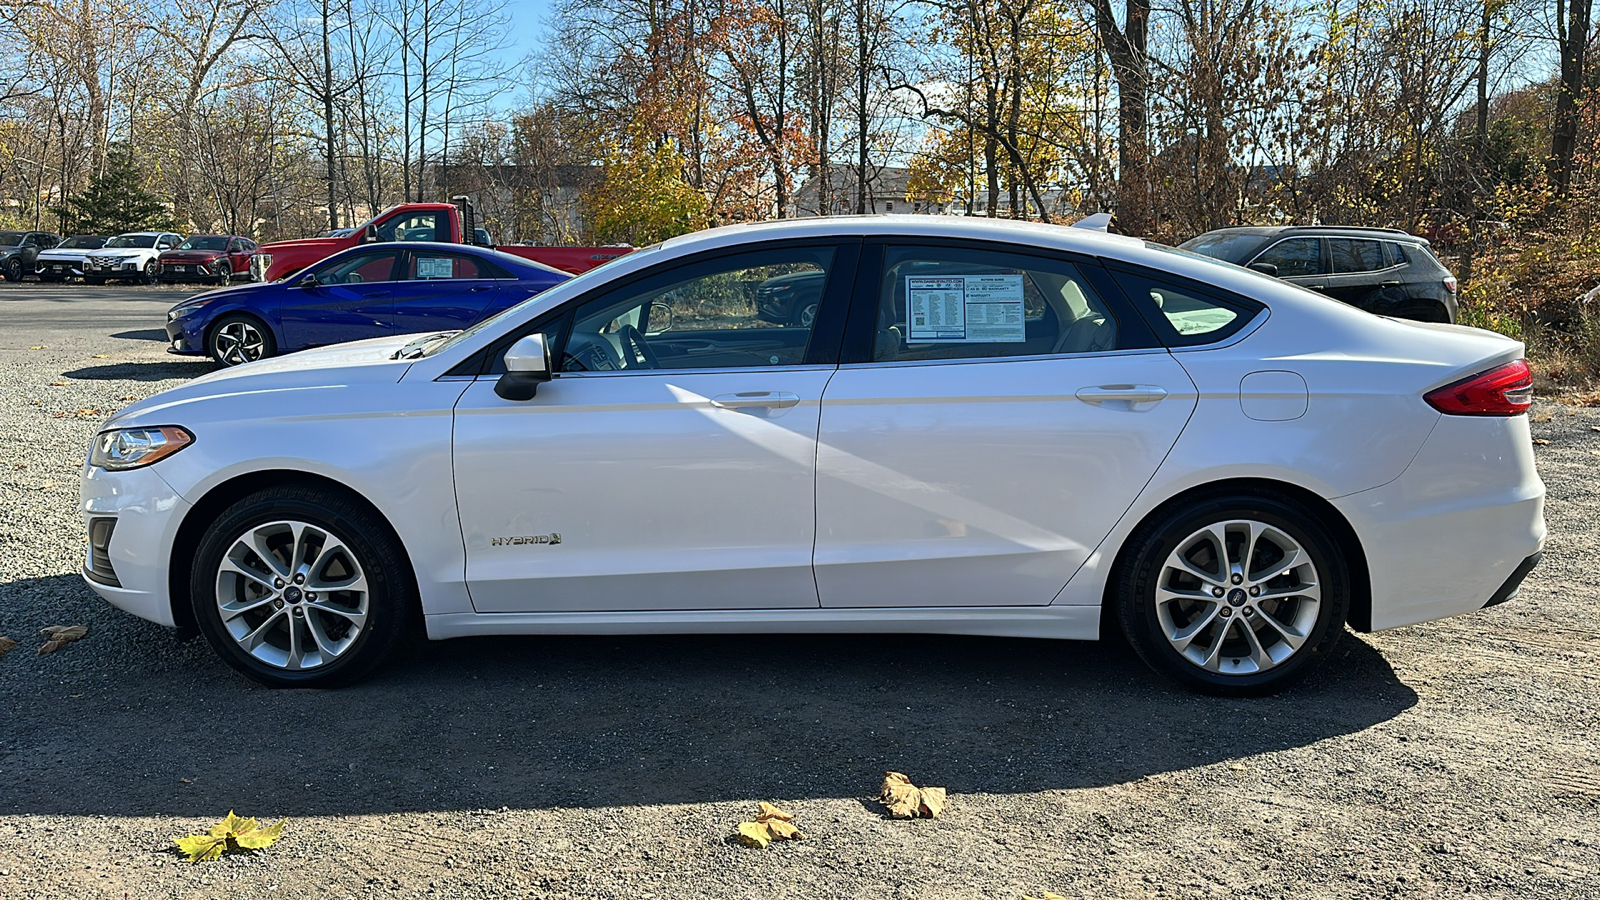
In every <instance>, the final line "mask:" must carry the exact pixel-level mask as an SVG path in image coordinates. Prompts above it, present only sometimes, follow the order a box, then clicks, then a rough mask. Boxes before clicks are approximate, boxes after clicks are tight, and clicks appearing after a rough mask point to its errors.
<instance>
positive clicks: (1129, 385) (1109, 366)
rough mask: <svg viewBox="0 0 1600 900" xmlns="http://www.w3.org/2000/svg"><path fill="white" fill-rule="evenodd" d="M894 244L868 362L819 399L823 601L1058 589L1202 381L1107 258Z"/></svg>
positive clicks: (963, 602) (929, 601) (925, 601)
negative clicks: (1106, 265)
mask: <svg viewBox="0 0 1600 900" xmlns="http://www.w3.org/2000/svg"><path fill="white" fill-rule="evenodd" d="M881 249H882V254H883V256H882V262H881V265H880V267H879V268H878V269H877V271H878V273H879V274H878V277H877V278H876V279H874V280H873V281H872V283H871V286H870V287H868V288H867V294H868V295H867V296H865V297H862V296H861V295H860V293H859V291H860V290H861V288H859V287H858V295H857V298H856V303H857V305H858V307H859V305H860V304H861V302H862V301H863V300H865V301H866V306H865V307H864V309H865V311H864V312H863V311H861V309H859V308H856V307H853V309H852V314H851V323H850V324H851V328H852V329H853V330H852V332H851V337H850V338H849V339H848V340H847V344H846V348H847V349H846V352H847V353H848V354H853V355H854V356H855V357H856V359H857V361H855V362H846V364H844V365H842V366H841V367H840V370H839V372H838V373H837V374H836V375H835V376H834V378H833V380H832V381H831V382H829V384H828V389H827V393H826V394H825V395H824V397H823V402H822V417H821V423H820V430H819V435H818V450H817V492H816V493H817V549H816V556H815V567H816V576H817V589H818V591H819V594H820V598H821V602H822V605H823V606H829V607H890V606H903V607H918V606H927V607H941V606H991V605H995V606H1036V605H1043V604H1048V603H1050V602H1051V600H1052V599H1054V597H1055V596H1056V594H1057V593H1059V592H1060V590H1061V588H1062V587H1063V586H1065V584H1066V583H1067V581H1068V580H1069V579H1070V578H1071V577H1072V574H1073V573H1074V572H1075V571H1076V570H1077V569H1078V567H1079V566H1081V565H1082V564H1083V562H1084V560H1085V559H1087V557H1088V555H1089V553H1090V552H1091V551H1092V550H1093V549H1094V547H1095V546H1096V545H1097V544H1099V543H1100V541H1101V539H1102V538H1104V537H1105V535H1106V534H1107V533H1108V532H1109V531H1110V530H1111V527H1112V525H1113V524H1114V523H1115V522H1116V521H1117V519H1118V518H1119V517H1120V516H1121V515H1122V513H1123V512H1124V511H1125V510H1126V509H1127V508H1128V507H1129V506H1130V505H1131V504H1132V502H1133V500H1134V498H1135V497H1136V496H1137V495H1138V493H1139V491H1140V490H1141V489H1142V488H1143V487H1144V485H1145V483H1146V482H1147V481H1149V479H1150V477H1151V476H1152V474H1153V473H1154V472H1155V470H1156V467H1157V466H1158V465H1159V464H1160V462H1161V460H1162V458H1163V457H1165V455H1166V453H1167V451H1168V450H1169V449H1170V448H1171V447H1172V445H1173V443H1174V442H1175V441H1176V440H1177V437H1178V434H1179V432H1180V431H1181V430H1182V429H1183V426H1184V423H1185V422H1186V421H1187V420H1188V417H1189V414H1190V413H1191V412H1192V411H1193V409H1194V406H1195V391H1194V386H1193V384H1192V382H1190V381H1189V378H1188V376H1187V375H1186V374H1185V373H1184V371H1183V369H1182V367H1180V366H1179V365H1178V363H1177V362H1176V361H1174V360H1173V358H1172V356H1171V354H1169V353H1168V352H1167V351H1166V350H1165V349H1163V348H1161V347H1159V346H1157V342H1156V339H1155V337H1154V335H1153V334H1152V333H1151V332H1150V330H1149V328H1148V326H1146V325H1145V324H1144V322H1143V320H1142V319H1140V318H1139V317H1138V316H1137V315H1136V314H1135V313H1134V312H1133V311H1132V309H1131V308H1130V306H1129V304H1128V301H1127V298H1126V297H1125V296H1123V295H1121V294H1120V293H1119V292H1118V290H1117V288H1116V286H1115V285H1114V284H1113V283H1112V282H1111V281H1110V279H1109V276H1108V275H1107V274H1106V272H1105V271H1104V270H1103V269H1100V268H1099V267H1098V266H1097V265H1096V264H1095V263H1094V262H1093V261H1090V260H1074V259H1069V258H1067V257H1065V256H1053V255H1040V254H1034V253H1030V252H1027V251H1024V250H1021V249H1018V248H1015V247H1010V246H1003V245H984V244H917V243H911V242H907V243H903V244H890V245H887V246H884V247H882V248H881ZM864 255H866V254H864ZM847 359H848V357H847Z"/></svg>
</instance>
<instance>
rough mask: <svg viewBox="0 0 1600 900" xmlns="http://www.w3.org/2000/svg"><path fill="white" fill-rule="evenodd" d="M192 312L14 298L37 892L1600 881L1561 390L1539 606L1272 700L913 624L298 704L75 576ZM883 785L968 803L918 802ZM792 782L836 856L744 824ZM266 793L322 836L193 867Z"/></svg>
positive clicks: (1593, 417)
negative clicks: (92, 485) (902, 776)
mask: <svg viewBox="0 0 1600 900" xmlns="http://www.w3.org/2000/svg"><path fill="white" fill-rule="evenodd" d="M182 293H183V292H160V291H155V290H145V289H127V288H121V289H119V288H106V289H103V290H83V289H77V290H74V289H48V288H40V287H37V286H34V285H31V284H24V285H0V393H3V394H4V397H5V399H4V400H3V401H0V458H3V468H0V504H3V509H4V516H3V518H0V634H3V635H9V636H10V637H12V638H14V639H16V640H18V641H19V642H20V646H19V647H18V648H17V649H16V650H14V651H12V652H11V653H10V654H8V655H6V656H5V657H4V658H0V898H5V900H16V898H64V897H72V898H79V897H82V898H98V897H106V898H123V897H127V898H145V897H182V898H191V897H192V898H200V897H286V898H300V897H317V898H320V897H392V896H398V897H430V898H431V897H630V898H635V897H672V898H697V897H707V898H712V897H715V898H727V897H750V898H758V897H760V898H765V897H797V898H798V897H804V898H820V897H862V898H868V897H870V898H884V897H907V898H911V897H916V898H924V897H925V898H975V897H982V898H1005V900H1016V898H1020V897H1022V896H1023V895H1024V894H1032V895H1034V896H1039V895H1040V894H1041V893H1042V892H1044V891H1054V892H1056V893H1059V894H1062V895H1064V896H1067V897H1084V898H1101V897H1146V896H1170V897H1262V898H1268V897H1284V898H1289V897H1295V898H1300V897H1372V896H1399V897H1455V896H1459V895H1462V894H1468V893H1471V894H1473V895H1483V896H1489V897H1508V898H1578V897H1600V827H1597V822H1600V815H1597V812H1600V764H1597V762H1596V758H1597V756H1600V754H1597V743H1600V741H1597V739H1596V737H1595V735H1596V733H1597V726H1600V713H1597V706H1596V697H1597V696H1600V665H1597V664H1600V625H1597V624H1596V622H1597V617H1596V615H1595V609H1596V599H1597V598H1596V593H1597V590H1596V585H1600V494H1597V490H1596V479H1595V474H1596V473H1597V472H1600V410H1574V409H1568V408H1564V407H1557V406H1553V405H1541V406H1539V407H1538V408H1537V409H1536V414H1535V416H1534V420H1535V422H1536V424H1535V426H1534V432H1535V434H1536V436H1537V437H1538V438H1539V439H1541V440H1546V441H1548V442H1549V443H1548V444H1542V445H1540V446H1539V447H1538V452H1539V456H1540V465H1541V471H1542V473H1543V474H1544V477H1545V479H1546V481H1547V483H1548V485H1549V489H1550V502H1549V507H1548V517H1549V523H1550V529H1551V538H1550V541H1549V545H1548V548H1547V554H1546V557H1545V562H1544V564H1543V565H1542V566H1541V567H1540V568H1539V569H1537V570H1536V571H1535V572H1534V574H1533V575H1532V577H1531V578H1530V579H1529V581H1528V582H1527V584H1526V587H1525V589H1524V591H1523V595H1522V597H1521V598H1519V599H1518V600H1516V601H1514V602H1512V603H1510V604H1507V605H1505V606H1502V607H1498V608H1496V609H1492V610H1489V611H1487V612H1483V613H1480V614H1477V615H1472V616H1465V617H1461V618H1457V619H1453V620H1449V621H1444V622H1437V623H1432V624H1429V625H1423V626H1418V627H1413V628H1407V629H1401V630H1399V631H1395V632H1389V633H1384V634H1378V635H1365V636H1358V635H1355V634H1350V635H1348V636H1347V638H1346V640H1345V642H1344V643H1343V644H1342V646H1341V648H1340V650H1339V652H1338V654H1337V656H1336V658H1335V659H1334V660H1333V661H1332V663H1331V664H1330V665H1329V666H1327V667H1326V668H1325V669H1324V670H1323V671H1322V672H1321V673H1319V676H1318V677H1315V678H1314V679H1313V680H1312V682H1310V683H1309V684H1307V685H1305V686H1304V687H1302V688H1300V689H1297V690H1295V691H1292V692H1290V693H1288V694H1286V695H1282V696H1278V697H1274V698H1270V699H1265V700H1252V701H1230V700H1216V699H1208V698H1202V697H1196V696H1191V695H1188V694H1185V693H1182V692H1179V691H1177V690H1175V689H1173V688H1171V687H1169V686H1168V685H1167V684H1165V683H1163V682H1161V681H1159V680H1157V679H1156V678H1155V677H1154V676H1152V675H1150V674H1149V673H1147V672H1146V671H1145V670H1144V669H1143V668H1142V667H1141V666H1140V664H1139V663H1138V662H1137V661H1136V660H1134V659H1133V658H1132V656H1131V654H1130V653H1129V652H1128V651H1127V650H1125V649H1124V648H1121V647H1118V646H1101V645H1094V644H1059V643H1050V642H1042V641H1020V640H985V639H966V638H933V639H929V638H915V637H907V638H893V637H875V638H874V637H775V638H770V639H750V638H719V637H703V638H682V637H672V638H630V639H615V638H609V639H607V638H584V639H572V638H561V639H495V640H470V641H467V640H463V641H455V642H448V643H440V644H431V645H422V646H418V647H417V648H416V649H415V650H413V651H411V652H410V653H409V654H408V655H407V657H406V658H405V659H404V660H403V661H402V662H401V663H400V664H398V665H396V666H393V667H391V668H389V669H387V670H385V671H384V672H383V673H382V674H380V675H379V676H378V677H376V678H374V679H372V680H370V681H368V682H366V683H363V684H361V685H359V686H357V687H354V688H350V689H347V690H342V691H337V692H322V691H299V692H290V691H270V690H265V689H262V688H258V687H255V686H254V685H252V684H251V683H249V682H246V681H245V680H243V679H242V678H240V677H237V676H235V675H234V674H232V672H231V670H229V669H227V668H225V667H224V666H223V664H222V663H221V662H220V661H218V660H217V659H216V658H215V657H214V656H213V655H212V654H211V652H210V651H209V650H208V649H207V648H206V647H205V646H204V645H203V643H201V642H199V641H195V642H192V643H188V644H181V643H179V642H177V641H176V640H175V639H174V638H173V636H172V635H171V634H169V633H168V632H167V631H165V630H164V629H161V628H159V627H156V626H154V625H149V624H147V623H144V622H142V621H140V620H137V619H134V618H132V617H131V616H128V615H125V614H123V613H121V612H119V611H117V610H115V609H113V608H111V607H110V606H108V605H106V604H105V603H103V602H101V601H99V600H98V599H96V598H95V596H94V595H93V594H91V593H90V591H89V590H88V589H87V588H85V587H84V586H83V585H82V584H81V583H80V581H79V579H78V576H77V575H75V574H74V572H75V570H76V567H77V565H78V562H79V560H80V558H81V548H82V540H83V537H82V531H81V525H80V523H79V520H78V518H77V515H76V513H75V512H74V503H75V501H76V498H77V467H78V465H79V463H80V460H81V459H82V457H83V454H84V452H85V448H86V446H87V444H88V441H89V438H90V436H91V434H92V433H93V431H94V430H95V428H96V426H97V425H98V424H99V423H100V422H101V421H102V420H103V419H104V418H105V416H106V415H108V414H110V413H111V412H112V411H114V410H115V409H116V408H118V407H120V406H122V405H125V404H126V403H127V402H130V401H131V400H132V399H133V398H138V397H144V396H147V395H149V394H151V393H154V392H155V391H158V390H160V389H162V388H163V387H166V386H169V385H171V384H173V383H176V382H177V381H178V380H181V379H183V378H187V377H191V376H192V375H194V374H197V373H199V372H202V371H205V369H206V364H204V363H199V362H191V361H184V360H175V359H173V358H172V357H169V356H167V355H166V354H165V353H163V347H162V344H160V343H159V342H158V341H159V339H160V335H159V333H158V332H157V331H156V330H155V329H157V328H159V326H160V323H161V313H162V311H163V310H164V309H165V306H166V305H167V304H169V303H170V302H172V300H173V299H175V297H176V296H181V295H182ZM35 348H37V349H35ZM52 382H64V384H62V385H52V384H51V383H52ZM1428 564H1429V563H1428V560H1426V559H1419V560H1417V565H1419V566H1426V565H1428ZM73 623H82V624H85V625H87V626H88V627H89V634H88V636H87V637H86V638H84V639H83V640H82V641H80V642H78V643H75V644H72V645H69V646H67V647H66V648H65V649H63V650H62V651H60V652H58V653H55V654H53V655H48V656H39V655H36V653H35V649H36V647H37V646H38V644H39V643H40V642H41V638H40V637H39V635H38V631H39V629H40V628H42V627H44V626H46V625H56V624H73ZM885 769H896V770H900V771H903V772H907V773H909V774H910V775H911V776H912V778H913V779H914V780H917V781H919V782H922V783H927V784H934V785H944V786H946V787H948V788H949V789H950V792H951V799H950V805H949V809H948V811H947V813H946V816H945V817H944V818H942V819H939V820H936V821H918V822H904V821H888V820H885V819H884V818H883V817H882V816H881V815H880V813H879V810H878V807H877V806H876V804H874V803H872V802H871V797H872V795H873V794H874V793H875V792H876V790H877V786H878V782H879V780H880V779H881V777H882V773H883V771H884V770H885ZM758 800H769V801H774V802H777V803H779V804H781V805H782V806H784V807H785V808H787V809H788V810H790V811H791V812H793V813H795V814H796V815H797V816H798V820H797V824H799V825H800V826H801V827H802V828H803V829H804V831H805V832H806V835H807V837H806V839H805V840H803V841H800V842H794V843H789V844H783V845H774V846H773V847H772V848H770V849H768V850H765V851H759V850H754V849H749V848H745V847H741V846H738V845H735V844H733V843H731V842H730V840H729V835H730V834H731V833H732V830H733V827H734V825H735V823H736V822H738V821H739V819H740V818H741V817H745V816H747V815H748V814H750V813H753V812H754V810H755V804H756V801H758ZM230 809H235V810H238V811H239V812H240V813H241V814H244V815H253V816H260V817H263V818H272V819H274V820H275V819H276V818H278V817H283V816H287V817H289V824H288V828H287V830H286V832H285V834H284V837H283V839H282V840H281V841H280V842H279V843H278V844H277V845H275V846H273V847H272V848H270V849H268V850H266V851H264V852H260V853H256V854H254V855H237V856H228V857H225V858H223V859H222V860H220V861H218V862H215V863H209V864H203V865H191V864H189V863H187V862H185V861H183V860H182V859H180V858H179V857H178V856H177V855H175V854H174V853H173V852H172V850H171V847H172V844H171V839H172V838H173V837H174V836H177V835H182V834H186V833H190V832H192V831H197V830H201V829H203V828H205V827H206V826H208V825H210V824H211V823H212V822H214V821H216V820H217V819H219V818H220V817H221V816H222V815H224V814H225V813H227V812H228V811H229V810H230Z"/></svg>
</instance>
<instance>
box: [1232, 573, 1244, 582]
mask: <svg viewBox="0 0 1600 900" xmlns="http://www.w3.org/2000/svg"><path fill="white" fill-rule="evenodd" d="M1241 581H1244V576H1243V575H1240V574H1239V573H1237V572H1235V573H1234V574H1233V583H1234V584H1238V583H1239V582H1241Z"/></svg>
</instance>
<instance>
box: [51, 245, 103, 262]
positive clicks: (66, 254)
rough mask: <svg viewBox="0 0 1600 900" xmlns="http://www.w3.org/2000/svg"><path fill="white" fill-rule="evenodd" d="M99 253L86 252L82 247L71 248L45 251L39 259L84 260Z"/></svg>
mask: <svg viewBox="0 0 1600 900" xmlns="http://www.w3.org/2000/svg"><path fill="white" fill-rule="evenodd" d="M99 252H100V251H99V250H85V249H83V248H82V247H76V248H69V249H64V250H62V249H57V250H45V251H42V252H40V254H39V258H40V259H83V258H84V257H85V256H88V255H89V254H91V253H99Z"/></svg>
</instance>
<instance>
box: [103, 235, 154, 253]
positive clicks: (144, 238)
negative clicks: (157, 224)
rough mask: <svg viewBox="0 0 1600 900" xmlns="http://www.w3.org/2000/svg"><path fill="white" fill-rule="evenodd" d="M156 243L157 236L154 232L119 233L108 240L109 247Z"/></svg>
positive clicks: (145, 245)
mask: <svg viewBox="0 0 1600 900" xmlns="http://www.w3.org/2000/svg"><path fill="white" fill-rule="evenodd" d="M155 245H156V236H155V235H153V234H119V235H117V236H116V237H114V238H112V239H111V240H109V241H106V248H107V249H113V248H117V247H154V246H155Z"/></svg>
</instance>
